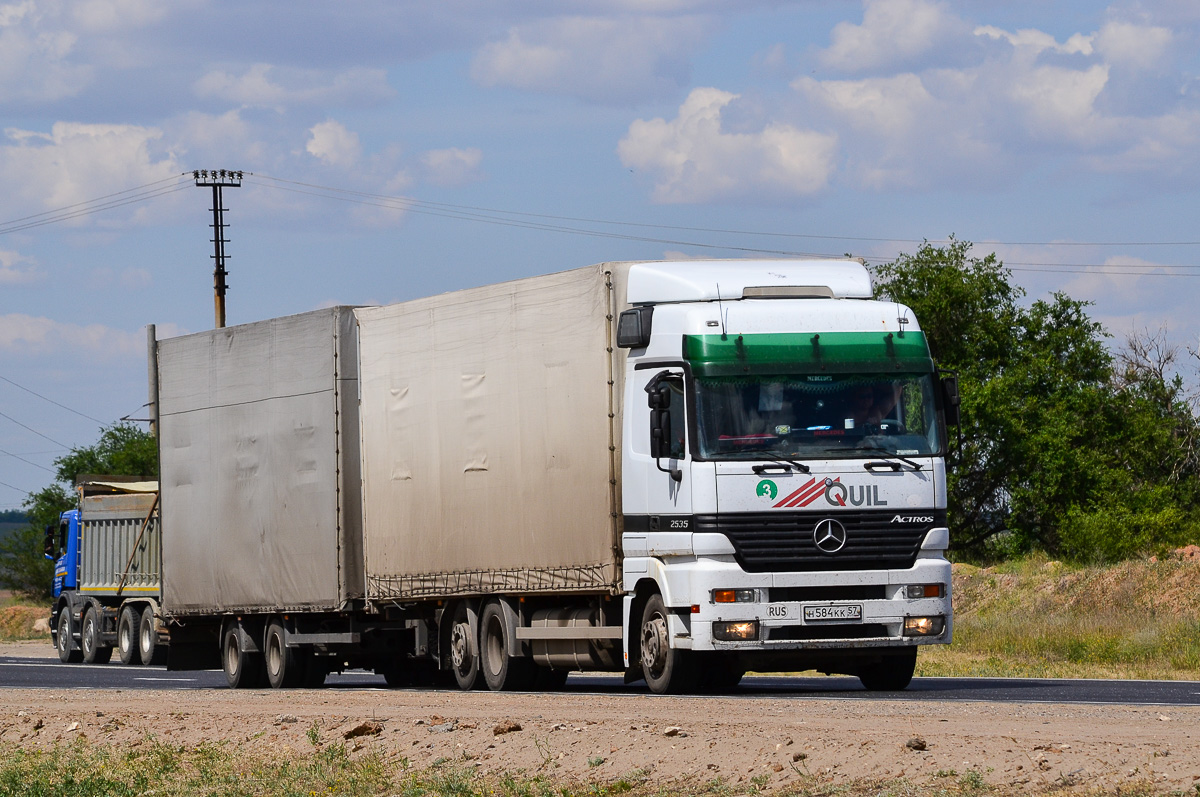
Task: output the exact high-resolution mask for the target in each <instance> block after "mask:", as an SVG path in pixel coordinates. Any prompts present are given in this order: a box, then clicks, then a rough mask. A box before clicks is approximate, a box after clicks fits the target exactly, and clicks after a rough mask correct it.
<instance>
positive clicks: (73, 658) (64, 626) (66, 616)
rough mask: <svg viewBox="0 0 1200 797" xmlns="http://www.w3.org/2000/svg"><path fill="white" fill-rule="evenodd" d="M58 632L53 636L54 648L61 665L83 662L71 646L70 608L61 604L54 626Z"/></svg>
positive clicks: (81, 654) (76, 650)
mask: <svg viewBox="0 0 1200 797" xmlns="http://www.w3.org/2000/svg"><path fill="white" fill-rule="evenodd" d="M55 625H56V626H57V628H58V632H57V633H56V634H55V636H54V647H56V648H57V649H58V660H59V661H61V662H62V663H63V664H78V663H79V662H81V661H83V653H81V652H80V650H79V648H77V647H75V646H74V645H72V644H71V607H70V606H68V605H66V604H63V606H62V608H61V609H59V610H58V622H57V623H56V624H55Z"/></svg>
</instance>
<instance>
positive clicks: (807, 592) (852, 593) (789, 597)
mask: <svg viewBox="0 0 1200 797" xmlns="http://www.w3.org/2000/svg"><path fill="white" fill-rule="evenodd" d="M886 597H887V587H885V586H884V585H883V584H848V585H846V586H841V587H771V588H770V589H768V590H767V600H769V601H770V602H771V603H784V602H796V601H876V600H879V601H881V600H883V599H884V598H886Z"/></svg>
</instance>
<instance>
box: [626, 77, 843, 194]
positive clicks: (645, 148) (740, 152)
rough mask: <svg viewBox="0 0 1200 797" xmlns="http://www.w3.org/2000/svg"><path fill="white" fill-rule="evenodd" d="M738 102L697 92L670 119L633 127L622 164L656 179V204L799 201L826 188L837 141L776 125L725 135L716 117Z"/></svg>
mask: <svg viewBox="0 0 1200 797" xmlns="http://www.w3.org/2000/svg"><path fill="white" fill-rule="evenodd" d="M735 99H737V95H736V94H730V93H728V92H724V91H721V90H719V89H715V88H698V89H695V90H693V91H692V93H691V94H689V95H688V97H687V99H686V100H685V101H684V103H683V105H681V106H680V107H679V115H678V116H677V117H676V118H675V119H674V120H672V121H669V122H668V121H666V120H664V119H661V118H660V119H650V120H642V119H639V120H637V121H634V122H633V123H632V124H631V125H630V126H629V132H628V134H627V135H626V136H625V138H623V139H621V142H620V144H619V145H618V147H617V153H618V155H619V156H620V158H621V162H622V163H623V164H625V165H626V166H628V167H633V168H637V169H641V170H643V171H648V172H650V173H652V174H654V175H655V177H656V182H655V188H654V199H655V200H656V201H658V202H668V203H677V202H678V203H690V202H708V201H713V200H729V199H739V198H741V199H762V198H786V197H800V196H809V195H811V194H815V193H817V192H819V191H820V190H822V189H823V188H825V186H826V185H827V184H828V182H829V177H830V175H831V174H832V173H833V169H834V155H835V153H836V150H837V137H836V136H833V135H827V134H824V133H818V132H815V131H811V130H799V129H797V128H795V127H792V126H790V125H786V124H781V123H778V122H772V123H769V124H766V125H765V126H764V127H763V128H762V130H760V131H759V132H756V133H746V132H737V133H731V132H726V131H725V130H723V129H722V123H721V114H722V111H723V109H725V108H726V106H728V105H729V104H730V103H731V102H733V101H734V100H735Z"/></svg>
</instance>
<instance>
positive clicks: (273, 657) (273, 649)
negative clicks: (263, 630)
mask: <svg viewBox="0 0 1200 797" xmlns="http://www.w3.org/2000/svg"><path fill="white" fill-rule="evenodd" d="M282 641H283V640H282V639H281V638H280V634H279V633H277V632H276V631H274V630H272V631H271V633H270V634H268V635H267V667H268V668H269V669H270V672H271V678H272V679H275V680H277V679H278V678H279V673H280V671H281V670H282V669H283V645H282Z"/></svg>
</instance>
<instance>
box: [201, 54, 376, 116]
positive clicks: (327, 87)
mask: <svg viewBox="0 0 1200 797" xmlns="http://www.w3.org/2000/svg"><path fill="white" fill-rule="evenodd" d="M194 89H195V92H196V94H197V95H198V96H200V97H213V98H216V99H219V100H224V101H226V102H234V103H237V104H239V105H242V106H248V107H266V108H280V109H282V108H286V107H290V106H296V105H310V106H311V105H315V106H320V107H325V108H327V107H331V106H333V107H346V106H351V105H364V104H374V103H378V102H381V101H383V100H386V99H388V98H390V97H391V96H393V95H394V94H395V92H394V91H393V90H392V88H391V87H390V86H389V85H388V82H387V72H386V71H384V70H383V69H368V68H356V69H347V70H344V71H342V72H334V73H331V72H325V71H321V70H315V69H295V68H281V67H276V66H272V65H270V64H254V65H252V66H250V67H249V68H247V69H246V70H245V71H244V72H242V73H241V74H233V73H231V72H227V71H223V70H214V71H212V72H209V73H207V74H205V75H204V76H203V77H201V78H200V79H199V80H197V81H196V83H195V85H194Z"/></svg>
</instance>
